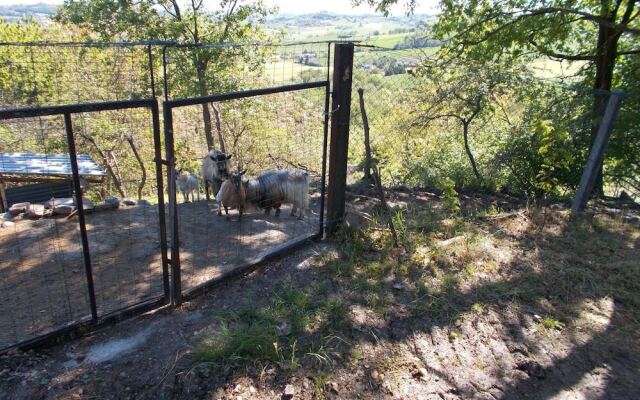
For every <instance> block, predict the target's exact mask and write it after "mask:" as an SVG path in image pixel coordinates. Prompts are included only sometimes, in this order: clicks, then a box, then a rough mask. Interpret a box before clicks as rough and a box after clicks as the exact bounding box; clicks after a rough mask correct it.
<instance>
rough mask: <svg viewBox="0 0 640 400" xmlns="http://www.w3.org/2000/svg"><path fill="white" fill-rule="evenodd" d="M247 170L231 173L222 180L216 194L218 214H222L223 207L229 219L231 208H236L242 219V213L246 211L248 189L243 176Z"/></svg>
mask: <svg viewBox="0 0 640 400" xmlns="http://www.w3.org/2000/svg"><path fill="white" fill-rule="evenodd" d="M245 172H246V171H241V172H235V173H233V174H231V176H230V177H229V179H227V180H226V181H224V182H222V185H221V186H220V190H219V191H218V194H216V203H218V216H222V207H224V212H225V214H226V215H227V219H229V217H228V215H229V208H236V209H238V212H239V214H240V216H239V217H238V220H241V219H242V213H243V212H244V207H245V202H246V191H245V187H244V185H243V182H242V176H243V175H244V174H245Z"/></svg>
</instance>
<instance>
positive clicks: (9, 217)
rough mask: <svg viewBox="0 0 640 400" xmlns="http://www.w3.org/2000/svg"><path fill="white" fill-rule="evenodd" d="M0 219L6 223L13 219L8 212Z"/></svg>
mask: <svg viewBox="0 0 640 400" xmlns="http://www.w3.org/2000/svg"><path fill="white" fill-rule="evenodd" d="M1 218H2V219H4V220H6V221H9V220H12V219H13V215H11V213H10V212H6V213H4V214H2V217H1Z"/></svg>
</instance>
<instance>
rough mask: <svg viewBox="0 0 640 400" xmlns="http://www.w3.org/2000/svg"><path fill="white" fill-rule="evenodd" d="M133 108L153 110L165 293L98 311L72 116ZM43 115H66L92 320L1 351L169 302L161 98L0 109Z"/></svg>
mask: <svg viewBox="0 0 640 400" xmlns="http://www.w3.org/2000/svg"><path fill="white" fill-rule="evenodd" d="M133 108H147V109H149V110H150V112H151V117H152V126H153V139H154V152H155V163H156V181H157V195H158V215H159V221H158V223H159V224H160V251H161V253H162V280H163V289H164V290H163V292H164V293H163V295H162V296H160V297H156V298H153V299H150V300H146V301H141V302H138V303H136V304H134V305H130V306H126V307H123V308H121V309H118V310H115V311H111V312H109V313H105V314H104V315H99V313H98V309H97V304H96V295H95V288H94V284H93V270H92V266H91V251H90V248H89V239H88V235H87V228H86V223H85V210H84V206H83V202H82V191H81V190H80V175H79V172H78V162H77V159H76V144H75V135H74V131H73V124H72V119H71V116H72V115H73V114H78V113H90V112H100V111H113V110H125V109H133ZM42 116H63V117H64V125H65V131H66V137H67V146H68V148H67V151H68V153H69V161H70V163H71V169H72V174H73V188H74V192H75V201H76V205H77V206H76V207H77V214H78V224H79V227H80V238H81V242H82V252H83V263H84V269H85V278H86V284H87V291H88V294H89V303H90V311H91V319H90V320H88V321H87V320H86V319H85V320H81V321H79V322H77V323H74V324H72V325H69V326H65V327H63V328H60V329H56V330H54V331H51V332H48V333H46V334H43V335H41V336H38V337H35V338H32V339H29V340H26V341H22V342H19V343H17V344H14V345H11V346H10V347H8V348H5V349H0V351H6V350H8V349H10V348H14V347H17V348H32V347H39V346H43V345H46V344H48V343H51V342H55V341H56V340H59V339H60V338H61V337H64V336H67V335H69V336H75V335H77V334H78V333H79V332H82V331H84V330H87V329H89V328H91V327H97V326H101V325H105V324H107V323H110V322H113V321H117V320H120V319H122V318H125V317H127V316H129V315H135V314H139V313H142V312H144V311H147V310H150V309H154V308H157V307H159V306H162V305H165V304H167V303H168V302H169V299H170V292H169V288H170V287H169V269H168V263H167V240H166V238H167V235H166V219H165V204H164V184H163V175H162V164H163V161H162V159H161V157H160V155H161V148H162V147H161V142H160V118H159V109H158V102H157V101H156V99H144V100H126V101H111V102H104V103H86V104H73V105H61V106H50V107H37V108H18V109H7V110H0V121H3V120H9V119H20V118H32V117H42Z"/></svg>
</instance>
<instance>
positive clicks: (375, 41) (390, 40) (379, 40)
mask: <svg viewBox="0 0 640 400" xmlns="http://www.w3.org/2000/svg"><path fill="white" fill-rule="evenodd" d="M411 34H412V33H409V32H407V33H394V34H385V35H374V36H370V37H369V39H367V40H366V42H367V44H370V45H373V46H378V47H384V48H387V49H391V48H393V46H395V45H396V44H399V43H402V41H403V40H404V38H405V37H407V36H409V35H411Z"/></svg>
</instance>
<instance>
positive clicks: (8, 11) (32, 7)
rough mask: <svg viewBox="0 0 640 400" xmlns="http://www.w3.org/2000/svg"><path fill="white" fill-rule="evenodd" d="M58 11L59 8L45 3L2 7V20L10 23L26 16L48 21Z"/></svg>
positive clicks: (0, 6) (0, 7)
mask: <svg viewBox="0 0 640 400" xmlns="http://www.w3.org/2000/svg"><path fill="white" fill-rule="evenodd" d="M57 9H58V6H56V5H54V4H45V3H38V4H26V5H22V4H14V5H9V6H2V5H0V18H2V19H4V20H5V21H8V22H10V21H17V20H19V19H21V18H22V17H25V16H32V17H34V18H36V19H47V18H49V17H50V16H51V15H53V14H54V13H55V12H56V10H57Z"/></svg>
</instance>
